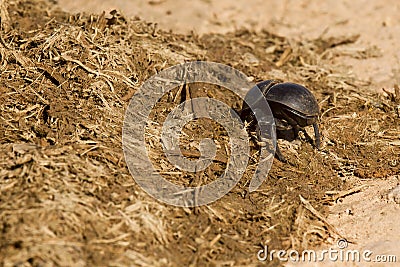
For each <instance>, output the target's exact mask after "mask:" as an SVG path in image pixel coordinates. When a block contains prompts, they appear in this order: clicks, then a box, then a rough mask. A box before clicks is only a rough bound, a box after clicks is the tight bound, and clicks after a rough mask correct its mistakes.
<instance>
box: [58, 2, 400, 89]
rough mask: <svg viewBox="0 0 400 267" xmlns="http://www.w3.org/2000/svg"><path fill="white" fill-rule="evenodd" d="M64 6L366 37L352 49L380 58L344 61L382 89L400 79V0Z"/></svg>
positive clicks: (164, 20)
mask: <svg viewBox="0 0 400 267" xmlns="http://www.w3.org/2000/svg"><path fill="white" fill-rule="evenodd" d="M62 6H63V8H64V9H66V10H68V11H72V12H76V11H88V12H89V11H90V12H102V11H103V10H106V11H109V10H112V9H119V10H122V12H123V13H124V14H126V15H128V16H139V17H141V18H143V19H145V20H147V21H151V22H157V23H158V25H159V27H160V28H162V29H168V30H169V29H171V30H173V31H174V32H180V33H187V32H190V31H192V30H193V31H195V32H197V33H199V34H201V33H208V32H219V33H225V32H227V31H232V30H234V29H238V28H241V27H246V28H251V29H255V30H260V29H266V30H268V31H272V32H274V33H277V34H280V35H283V36H285V37H291V38H293V39H302V38H316V37H318V36H321V35H326V36H340V35H354V34H357V35H360V38H359V40H358V41H357V42H356V43H355V44H353V45H351V46H349V47H347V48H346V49H349V52H351V51H354V50H361V51H364V50H366V49H371V48H373V47H377V48H378V51H377V53H378V54H379V55H380V56H379V57H375V58H370V59H363V60H356V59H352V58H346V57H343V58H341V59H340V60H341V61H342V63H343V64H348V65H351V66H353V69H352V71H353V72H354V73H355V74H356V75H357V76H358V77H359V78H362V79H365V80H370V81H371V82H372V83H373V84H374V85H375V86H376V88H377V89H380V87H382V86H386V87H389V86H393V83H395V82H397V83H398V82H399V81H400V54H399V51H398V43H399V41H400V35H399V34H398V33H399V32H400V17H399V16H398V14H399V12H400V3H399V2H398V1H396V0H385V1H379V2H378V1H374V2H371V1H366V0H357V1H345V0H340V1H335V0H329V1H322V2H317V1H310V0H302V1H293V0H292V1H290V0H285V1H272V0H266V1H265V0H249V1H227V0H223V1H212V0H203V1H201V0H198V1H185V0H155V1H132V0H131V1H122V0H115V1H110V0H105V1H93V0H92V1H75V0H66V1H63V4H62Z"/></svg>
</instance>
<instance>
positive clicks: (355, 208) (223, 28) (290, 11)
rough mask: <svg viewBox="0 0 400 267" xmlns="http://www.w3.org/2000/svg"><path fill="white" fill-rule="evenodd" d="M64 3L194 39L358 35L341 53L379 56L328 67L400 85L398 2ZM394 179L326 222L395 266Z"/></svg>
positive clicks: (373, 186) (337, 209)
mask: <svg viewBox="0 0 400 267" xmlns="http://www.w3.org/2000/svg"><path fill="white" fill-rule="evenodd" d="M61 5H62V8H63V9H65V10H67V11H70V12H80V11H86V12H101V11H103V10H105V11H106V12H108V11H110V10H112V9H119V10H122V12H123V13H124V14H126V15H128V16H140V17H141V18H143V19H145V20H147V21H153V22H157V23H158V25H159V27H160V28H162V29H167V30H172V31H174V32H181V33H187V32H190V31H192V30H193V31H195V32H197V33H199V34H202V33H209V32H219V33H225V32H227V31H231V30H234V29H237V28H241V27H247V28H251V29H254V30H260V29H266V30H269V31H272V32H274V33H278V34H280V35H283V36H285V37H291V38H293V39H295V40H301V39H304V38H306V39H307V38H315V37H318V36H321V35H326V36H342V35H346V36H347V35H354V34H357V35H360V37H359V39H358V41H357V42H355V43H354V44H351V45H349V46H346V47H345V48H343V49H348V51H349V52H352V51H360V52H368V51H369V52H371V53H376V57H372V58H367V59H355V58H354V57H346V56H342V57H340V58H339V59H338V58H335V62H332V63H335V64H344V65H348V66H351V71H352V72H353V73H354V74H355V75H356V76H357V77H359V78H361V79H363V80H367V81H370V82H371V86H370V89H371V90H381V88H386V89H387V90H390V89H391V88H393V84H395V83H397V84H398V83H400V55H399V52H398V44H399V43H400V34H398V33H399V32H400V17H399V16H398V14H399V12H400V3H399V2H398V1H395V0H386V1H380V2H379V3H378V1H374V2H372V1H366V0H356V1H343V0H341V1H334V0H329V1H322V2H321V1H307V0H303V1H288V0H287V1H272V0H248V1H234V3H233V1H227V0H223V1H212V0H203V1H184V0H153V1H122V0H114V1H108V0H107V1H76V0H66V1H63V2H62V4H61ZM399 179H400V178H399V177H398V176H397V177H396V176H393V177H392V178H391V179H389V180H374V181H359V183H360V185H366V187H365V188H363V189H362V190H361V192H358V193H355V194H351V195H349V196H347V197H345V198H344V199H343V201H342V202H340V203H338V204H337V205H334V206H333V207H332V208H331V215H330V216H329V217H328V221H329V222H330V223H331V224H333V225H334V226H335V227H336V228H337V229H338V231H339V233H341V234H342V235H343V236H346V237H348V239H349V241H351V242H352V243H350V245H349V249H350V248H351V249H356V248H357V249H371V250H372V251H373V252H374V255H376V254H387V255H389V254H391V255H397V261H398V262H399V261H400V251H399V247H400V227H399V225H398V222H399V221H400V206H399V203H398V202H396V200H397V197H396V192H397V191H393V188H395V187H396V186H397V185H398V184H399V183H400V180H399ZM333 246H334V245H333ZM397 264H398V263H397ZM338 265H339V266H340V265H341V264H338V263H332V266H338ZM359 266H363V264H361V265H359ZM382 266H383V265H382ZM388 266H389V265H388ZM390 266H396V264H394V263H392V265H390Z"/></svg>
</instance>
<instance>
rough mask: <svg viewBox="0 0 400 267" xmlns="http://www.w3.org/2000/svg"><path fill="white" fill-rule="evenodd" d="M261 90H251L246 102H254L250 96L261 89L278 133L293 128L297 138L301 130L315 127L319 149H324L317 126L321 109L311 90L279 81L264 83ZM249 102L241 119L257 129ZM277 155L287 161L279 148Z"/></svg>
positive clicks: (261, 84)
mask: <svg viewBox="0 0 400 267" xmlns="http://www.w3.org/2000/svg"><path fill="white" fill-rule="evenodd" d="M257 87H258V88H257ZM257 87H254V88H252V89H250V91H249V92H248V93H247V95H246V97H245V101H246V99H252V98H251V97H250V96H251V95H254V94H255V91H254V90H260V91H261V92H262V95H263V96H264V97H265V99H266V100H267V102H268V105H269V106H270V108H271V111H272V115H273V116H274V119H275V124H276V130H277V131H284V130H287V129H288V128H289V129H292V130H293V133H294V137H295V138H296V137H297V136H298V132H299V130H300V129H303V128H304V127H306V126H309V125H312V126H313V128H314V135H315V146H316V147H317V148H319V147H320V134H319V129H318V124H317V122H318V115H319V107H318V103H317V100H316V99H315V97H314V95H313V94H312V93H311V92H310V91H309V90H308V89H307V88H305V87H304V86H302V85H299V84H296V83H288V82H285V83H283V82H279V81H276V80H266V81H263V82H260V83H258V84H257ZM245 101H244V102H243V106H242V109H241V111H240V118H241V119H242V121H245V120H246V121H248V122H250V125H251V126H254V124H255V123H256V121H255V116H254V114H253V112H252V111H251V109H250V107H249V106H248V105H247V104H246V102H245ZM276 156H277V158H278V159H279V160H280V161H283V162H286V159H285V158H284V157H283V155H282V153H281V152H280V150H279V147H278V145H276Z"/></svg>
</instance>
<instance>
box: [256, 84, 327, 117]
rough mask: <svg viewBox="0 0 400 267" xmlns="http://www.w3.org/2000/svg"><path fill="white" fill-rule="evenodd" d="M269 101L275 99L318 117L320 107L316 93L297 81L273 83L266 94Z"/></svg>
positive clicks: (298, 110) (301, 112) (305, 114)
mask: <svg viewBox="0 0 400 267" xmlns="http://www.w3.org/2000/svg"><path fill="white" fill-rule="evenodd" d="M264 95H265V96H266V98H267V101H268V102H270V101H273V102H276V103H280V104H282V105H285V106H287V107H289V108H290V109H292V110H294V111H295V112H297V113H300V114H302V115H304V116H307V117H316V116H318V114H319V107H318V103H317V100H316V99H315V97H314V95H313V94H312V93H311V92H310V91H309V90H308V89H307V88H305V87H304V86H301V85H299V84H296V83H279V84H276V85H273V86H272V87H271V88H269V90H268V91H267V93H266V94H264Z"/></svg>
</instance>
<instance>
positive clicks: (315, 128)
mask: <svg viewBox="0 0 400 267" xmlns="http://www.w3.org/2000/svg"><path fill="white" fill-rule="evenodd" d="M313 128H314V135H315V146H316V147H317V148H318V149H319V146H320V145H321V137H320V135H319V129H318V124H317V123H314V124H313Z"/></svg>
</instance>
